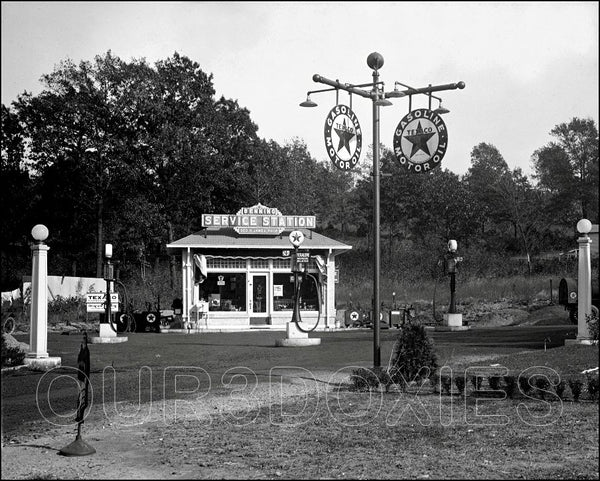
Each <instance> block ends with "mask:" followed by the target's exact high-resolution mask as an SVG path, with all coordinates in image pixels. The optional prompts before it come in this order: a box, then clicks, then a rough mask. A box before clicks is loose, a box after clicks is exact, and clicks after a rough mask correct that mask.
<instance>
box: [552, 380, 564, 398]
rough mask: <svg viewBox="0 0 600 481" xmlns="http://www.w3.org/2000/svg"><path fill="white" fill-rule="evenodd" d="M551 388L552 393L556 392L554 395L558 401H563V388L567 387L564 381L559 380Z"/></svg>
mask: <svg viewBox="0 0 600 481" xmlns="http://www.w3.org/2000/svg"><path fill="white" fill-rule="evenodd" d="M553 386H554V391H555V392H556V395H557V396H558V397H559V398H560V399H564V395H565V388H566V387H567V384H566V383H565V381H563V380H562V379H561V380H560V381H559V382H558V383H557V384H553Z"/></svg>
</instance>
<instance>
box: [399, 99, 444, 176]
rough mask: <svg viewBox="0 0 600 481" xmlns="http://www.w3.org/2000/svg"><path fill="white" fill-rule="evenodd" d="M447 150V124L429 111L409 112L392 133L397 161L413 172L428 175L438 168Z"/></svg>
mask: <svg viewBox="0 0 600 481" xmlns="http://www.w3.org/2000/svg"><path fill="white" fill-rule="evenodd" d="M447 147H448V131H447V130H446V124H444V121H443V120H442V118H441V117H440V116H439V115H438V114H436V113H435V112H433V111H431V110H428V109H417V110H413V111H412V112H409V113H408V114H407V115H406V116H405V117H404V118H403V119H402V120H401V121H400V123H399V124H398V127H396V130H395V131H394V153H395V154H396V159H398V161H399V162H400V164H402V165H403V166H404V167H406V168H407V169H408V170H410V171H413V172H427V171H429V170H431V169H434V168H436V167H438V166H439V165H440V164H441V162H442V159H443V158H444V154H445V153H446V148H447Z"/></svg>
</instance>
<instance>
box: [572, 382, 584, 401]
mask: <svg viewBox="0 0 600 481" xmlns="http://www.w3.org/2000/svg"><path fill="white" fill-rule="evenodd" d="M569 389H571V394H572V395H573V401H575V402H578V401H579V396H580V395H581V390H582V389H583V381H582V380H581V379H569Z"/></svg>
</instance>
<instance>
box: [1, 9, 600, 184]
mask: <svg viewBox="0 0 600 481" xmlns="http://www.w3.org/2000/svg"><path fill="white" fill-rule="evenodd" d="M598 38H599V32H598V2H573V1H570V2H374V1H370V2H239V3H238V2H5V1H3V2H2V103H3V104H5V105H9V104H10V103H11V102H12V101H13V100H15V99H16V98H17V95H18V94H19V93H22V92H23V91H24V90H26V91H29V92H32V93H33V94H38V93H39V92H40V91H41V89H42V84H41V83H40V81H39V79H40V77H41V76H42V75H43V74H46V73H50V72H52V71H53V69H54V66H55V65H57V64H58V63H59V62H60V61H61V60H65V59H67V58H70V59H71V60H73V61H75V62H76V63H79V62H80V61H82V60H90V61H91V60H93V58H94V56H96V55H103V54H104V53H106V52H107V51H108V50H111V51H112V53H113V54H114V55H116V56H118V57H120V58H121V59H123V60H125V61H131V59H133V58H145V59H146V60H147V61H148V62H149V63H151V64H154V62H156V61H157V60H164V59H166V58H168V57H170V56H172V55H173V53H174V52H176V51H177V52H178V53H179V54H181V55H185V56H187V57H189V58H190V59H191V60H193V61H196V62H198V64H199V65H200V67H201V68H202V70H203V71H205V72H207V73H212V74H213V75H214V86H215V90H216V91H217V96H220V95H224V96H225V97H226V98H232V99H236V100H238V102H239V104H240V106H242V107H246V108H247V109H248V110H249V111H250V115H251V118H252V120H253V121H254V122H255V123H256V124H257V125H258V127H259V135H260V136H261V137H263V138H266V139H273V140H275V141H277V142H278V143H280V144H281V145H283V144H284V143H285V142H287V141H290V140H292V139H293V138H294V137H298V138H300V139H302V140H304V141H305V142H306V144H307V145H308V148H309V150H310V152H311V155H312V156H313V157H315V158H316V159H317V160H323V161H327V162H329V160H328V158H327V154H326V152H325V143H324V139H323V126H324V122H325V117H326V115H327V113H328V112H329V110H330V109H331V108H332V107H333V106H334V105H335V93H334V92H326V93H320V94H315V95H313V96H312V99H313V100H314V101H316V102H317V103H318V104H319V106H318V107H317V108H312V109H307V108H301V107H299V106H298V104H299V103H300V102H302V101H303V100H305V99H306V92H307V91H309V90H318V89H322V88H327V86H325V85H323V84H317V83H315V82H313V80H312V76H313V74H315V73H318V74H320V75H322V76H324V77H327V78H329V79H338V80H340V81H341V82H343V83H353V84H360V83H367V82H370V81H371V80H372V71H371V69H370V68H369V67H368V66H367V64H366V59H367V56H368V55H369V54H370V53H371V52H379V53H380V54H382V55H383V57H384V60H385V64H384V66H383V67H382V68H381V69H380V80H383V81H384V82H385V84H386V90H391V89H392V88H393V84H394V81H395V80H397V81H399V82H402V83H404V84H408V85H410V86H412V87H425V86H427V85H429V84H433V85H439V84H447V83H455V82H458V81H460V80H462V81H464V82H465V83H466V88H465V89H464V90H451V91H447V92H438V93H436V94H435V95H437V96H439V97H442V98H443V100H444V102H443V104H444V106H445V107H447V108H448V109H450V110H451V113H449V114H447V115H445V116H444V120H445V123H446V126H447V128H448V150H447V152H446V155H445V157H444V160H443V161H442V166H443V167H444V168H447V169H449V170H451V171H453V172H455V173H457V174H464V173H465V172H466V170H467V169H468V167H469V165H470V153H471V150H472V148H473V147H474V146H475V145H477V144H478V143H480V142H488V143H491V144H493V145H495V146H496V147H497V148H498V150H499V151H500V153H501V154H502V155H503V156H504V158H505V160H506V161H507V163H508V165H509V167H511V168H514V167H517V166H518V167H521V168H522V169H523V170H524V172H525V173H526V174H530V173H531V162H530V158H531V155H532V154H533V152H534V151H535V150H536V149H538V148H540V147H542V146H543V145H545V144H547V143H548V142H550V141H551V140H552V137H551V136H550V135H549V132H550V130H551V129H552V128H553V127H554V126H555V125H557V124H559V123H563V122H568V121H570V120H571V118H573V117H581V118H587V117H591V118H593V119H594V121H595V122H596V124H598V105H599V100H598V83H599V82H598ZM340 103H346V104H347V103H348V95H347V94H346V93H345V92H341V93H340ZM352 103H353V105H352V106H353V110H354V111H355V113H356V114H357V116H358V118H359V121H360V123H361V127H362V129H363V131H364V137H363V154H362V158H363V159H364V157H365V155H366V152H367V150H368V149H367V148H366V147H367V146H368V145H370V144H371V143H372V141H373V136H372V106H371V101H370V100H367V99H364V98H360V97H357V96H355V95H354V96H353V102H352ZM393 103H394V106H393V107H384V108H381V130H380V132H381V133H380V135H381V137H380V138H381V142H382V143H383V144H384V145H385V146H387V147H389V148H391V147H392V139H393V132H394V128H395V127H396V125H397V124H398V122H399V121H400V119H401V118H402V117H403V116H404V115H405V114H406V113H407V111H408V99H407V98H402V99H393ZM419 107H427V98H426V97H425V96H423V95H420V96H417V97H415V98H413V108H419ZM436 107H437V102H436V101H435V100H434V102H433V104H432V108H436Z"/></svg>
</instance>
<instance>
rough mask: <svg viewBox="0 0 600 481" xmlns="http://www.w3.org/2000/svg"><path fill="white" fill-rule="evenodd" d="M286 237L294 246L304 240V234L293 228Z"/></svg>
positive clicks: (297, 245)
mask: <svg viewBox="0 0 600 481" xmlns="http://www.w3.org/2000/svg"><path fill="white" fill-rule="evenodd" d="M288 238H289V239H290V242H291V243H292V245H293V246H294V247H299V246H300V244H302V243H303V242H304V234H303V233H302V231H300V230H293V231H292V232H290V235H289V236H288Z"/></svg>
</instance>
